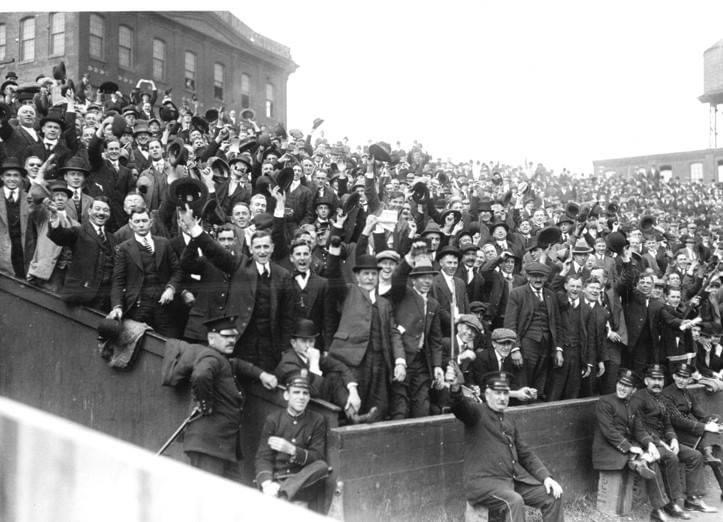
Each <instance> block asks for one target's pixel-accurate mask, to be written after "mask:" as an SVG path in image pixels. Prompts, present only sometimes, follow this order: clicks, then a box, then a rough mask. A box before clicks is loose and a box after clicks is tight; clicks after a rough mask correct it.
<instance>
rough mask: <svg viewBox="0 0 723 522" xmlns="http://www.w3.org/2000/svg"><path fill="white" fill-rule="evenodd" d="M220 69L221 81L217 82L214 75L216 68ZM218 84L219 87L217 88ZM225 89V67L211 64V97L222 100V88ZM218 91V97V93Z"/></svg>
mask: <svg viewBox="0 0 723 522" xmlns="http://www.w3.org/2000/svg"><path fill="white" fill-rule="evenodd" d="M219 67H220V70H221V80H219V79H218V78H217V77H216V73H217V72H218V68H219ZM218 83H220V84H221V85H220V86H219V85H218ZM225 87H226V66H225V65H224V64H222V63H221V62H214V64H213V97H214V98H215V99H216V100H223V92H224V88H225ZM217 89H219V90H220V96H219V91H217Z"/></svg>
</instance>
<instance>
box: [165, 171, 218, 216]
mask: <svg viewBox="0 0 723 522" xmlns="http://www.w3.org/2000/svg"><path fill="white" fill-rule="evenodd" d="M168 193H169V195H170V197H171V201H173V202H174V203H175V205H176V206H177V207H180V208H185V206H186V204H188V206H189V207H191V209H192V210H193V215H194V216H197V217H201V215H202V214H203V208H204V206H205V204H206V200H207V199H208V188H206V185H205V183H203V182H202V181H201V180H199V179H195V178H189V177H184V178H179V179H177V180H176V181H174V182H173V183H171V186H170V187H168Z"/></svg>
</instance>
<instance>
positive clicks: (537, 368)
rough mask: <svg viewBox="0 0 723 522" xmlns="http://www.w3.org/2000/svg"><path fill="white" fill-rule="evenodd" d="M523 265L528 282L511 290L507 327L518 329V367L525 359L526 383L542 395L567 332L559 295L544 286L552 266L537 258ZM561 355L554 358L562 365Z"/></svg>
mask: <svg viewBox="0 0 723 522" xmlns="http://www.w3.org/2000/svg"><path fill="white" fill-rule="evenodd" d="M524 269H525V273H527V278H528V280H529V284H527V285H525V286H519V287H517V288H514V289H512V291H511V292H510V297H509V299H508V300H507V309H506V310H505V322H504V327H505V328H507V329H509V330H512V331H513V332H515V334H517V338H518V340H519V341H518V342H519V343H520V346H519V348H515V349H513V350H512V360H513V363H514V364H515V366H518V367H519V366H522V364H523V361H524V365H525V370H526V374H527V383H526V384H527V385H529V386H532V387H533V388H535V389H536V390H537V391H538V393H540V395H542V394H543V393H544V390H545V386H546V384H547V377H548V372H549V367H550V362H551V361H550V360H551V359H552V357H553V356H554V355H555V354H557V353H561V354H562V353H563V346H564V343H565V332H564V329H563V325H562V320H561V319H560V308H559V306H558V303H557V297H556V296H555V294H554V292H553V291H552V290H550V289H549V288H545V283H546V282H547V279H548V278H549V276H550V271H551V269H550V267H548V266H547V265H545V264H543V263H539V262H536V261H535V262H532V263H527V264H526V265H525V267H524ZM520 355H521V356H522V357H520ZM559 359H560V358H559V357H556V358H555V364H556V366H558V367H559V366H561V365H562V362H561V361H560V360H559ZM542 398H543V399H544V395H542Z"/></svg>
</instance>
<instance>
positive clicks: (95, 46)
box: [88, 14, 105, 60]
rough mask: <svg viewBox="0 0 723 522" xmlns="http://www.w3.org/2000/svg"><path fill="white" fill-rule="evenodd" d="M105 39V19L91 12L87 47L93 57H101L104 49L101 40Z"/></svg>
mask: <svg viewBox="0 0 723 522" xmlns="http://www.w3.org/2000/svg"><path fill="white" fill-rule="evenodd" d="M104 39H105V21H104V20H103V18H102V17H100V16H98V15H96V14H92V15H90V38H89V39H88V48H89V50H90V55H91V56H92V57H93V58H99V59H101V60H102V59H103V58H104V56H105V54H104V49H103V40H104Z"/></svg>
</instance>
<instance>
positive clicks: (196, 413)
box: [156, 406, 201, 455]
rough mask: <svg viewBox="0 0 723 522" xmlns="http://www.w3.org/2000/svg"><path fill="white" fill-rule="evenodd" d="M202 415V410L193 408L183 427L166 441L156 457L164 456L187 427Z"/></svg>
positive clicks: (182, 424)
mask: <svg viewBox="0 0 723 522" xmlns="http://www.w3.org/2000/svg"><path fill="white" fill-rule="evenodd" d="M200 413H201V409H200V408H199V407H198V406H196V407H195V408H193V411H192V412H191V414H190V415H189V416H188V417H186V419H185V420H184V421H183V422H182V423H181V425H180V426H179V427H178V428H177V429H176V431H174V432H173V435H171V437H170V438H169V439H168V440H167V441H166V443H165V444H164V445H163V446H161V449H159V450H158V453H156V455H163V452H164V451H166V450H167V449H168V447H169V446H170V445H171V444H173V442H174V441H175V440H176V439H177V438H178V436H179V435H180V434H181V433H182V432H183V430H185V429H186V426H188V425H189V424H191V423H192V422H193V421H195V420H196V419H198V418H199V417H200V415H199V414H200Z"/></svg>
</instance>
